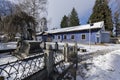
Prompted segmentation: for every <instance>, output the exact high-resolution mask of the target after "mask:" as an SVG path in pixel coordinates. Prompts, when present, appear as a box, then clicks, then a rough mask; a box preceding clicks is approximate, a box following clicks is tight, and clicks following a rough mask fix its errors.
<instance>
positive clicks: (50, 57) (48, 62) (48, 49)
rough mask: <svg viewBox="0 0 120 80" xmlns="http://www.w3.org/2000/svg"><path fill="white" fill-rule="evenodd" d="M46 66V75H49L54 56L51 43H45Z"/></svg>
mask: <svg viewBox="0 0 120 80" xmlns="http://www.w3.org/2000/svg"><path fill="white" fill-rule="evenodd" d="M45 53H46V63H45V65H46V68H47V72H48V77H50V75H51V73H52V72H53V65H54V59H53V58H54V57H53V52H52V46H51V45H46V50H45Z"/></svg>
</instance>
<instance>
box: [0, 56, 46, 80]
mask: <svg viewBox="0 0 120 80" xmlns="http://www.w3.org/2000/svg"><path fill="white" fill-rule="evenodd" d="M44 60H45V56H44V54H41V55H37V56H33V57H30V58H27V59H23V60H19V61H15V62H11V63H7V64H4V65H0V76H2V77H4V80H21V79H24V78H26V77H28V76H30V75H32V74H34V73H36V72H37V71H39V70H42V69H44V68H45V62H44Z"/></svg>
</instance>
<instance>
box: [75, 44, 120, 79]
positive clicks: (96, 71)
mask: <svg viewBox="0 0 120 80" xmlns="http://www.w3.org/2000/svg"><path fill="white" fill-rule="evenodd" d="M85 48H86V46H85ZM92 49H94V50H91V52H89V53H87V54H86V53H83V54H82V53H81V54H80V53H79V55H80V56H79V58H81V60H83V61H82V62H81V63H79V64H78V66H79V67H78V71H77V80H120V67H119V66H120V45H112V46H111V45H109V46H107V47H105V46H103V47H101V48H98V47H96V46H94V47H93V46H92Z"/></svg>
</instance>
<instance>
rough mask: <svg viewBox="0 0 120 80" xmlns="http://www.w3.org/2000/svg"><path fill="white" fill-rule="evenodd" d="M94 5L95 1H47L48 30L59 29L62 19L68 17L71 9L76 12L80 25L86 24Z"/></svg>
mask: <svg viewBox="0 0 120 80" xmlns="http://www.w3.org/2000/svg"><path fill="white" fill-rule="evenodd" d="M94 3H95V0H49V2H48V28H49V29H52V28H60V22H61V19H62V17H63V16H64V15H69V14H70V12H71V10H72V8H73V7H74V8H75V9H76V10H77V13H78V16H79V19H80V23H81V24H86V22H87V21H88V18H89V16H90V14H91V12H92V8H93V6H94Z"/></svg>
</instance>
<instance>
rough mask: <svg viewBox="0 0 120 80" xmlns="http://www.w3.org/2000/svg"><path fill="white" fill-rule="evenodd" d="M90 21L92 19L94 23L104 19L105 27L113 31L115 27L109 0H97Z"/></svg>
mask: <svg viewBox="0 0 120 80" xmlns="http://www.w3.org/2000/svg"><path fill="white" fill-rule="evenodd" d="M89 21H91V22H92V23H93V22H98V21H104V23H105V29H106V30H108V31H112V28H113V22H112V14H111V10H110V8H109V6H108V1H107V0H96V2H95V5H94V8H93V13H92V15H91V16H90V18H89Z"/></svg>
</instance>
